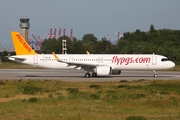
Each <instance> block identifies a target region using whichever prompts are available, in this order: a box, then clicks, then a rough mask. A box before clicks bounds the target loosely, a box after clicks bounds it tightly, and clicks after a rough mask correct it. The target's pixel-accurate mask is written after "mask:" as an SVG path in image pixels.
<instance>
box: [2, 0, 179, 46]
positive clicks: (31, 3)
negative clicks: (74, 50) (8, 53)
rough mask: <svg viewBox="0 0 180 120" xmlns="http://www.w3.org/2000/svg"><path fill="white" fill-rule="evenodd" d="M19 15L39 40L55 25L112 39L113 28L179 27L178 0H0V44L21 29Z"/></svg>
mask: <svg viewBox="0 0 180 120" xmlns="http://www.w3.org/2000/svg"><path fill="white" fill-rule="evenodd" d="M22 17H28V18H30V28H29V31H30V32H32V33H33V34H35V35H36V36H40V37H41V38H42V39H45V38H47V34H48V33H49V31H50V28H52V29H53V30H54V29H55V28H56V29H57V32H58V30H59V29H66V35H67V36H69V35H70V30H71V29H73V36H74V37H76V38H77V39H78V40H81V39H82V37H83V35H85V34H89V33H91V34H94V36H95V37H97V38H98V40H101V38H103V37H107V35H110V38H111V42H113V41H115V40H116V34H115V32H114V30H115V31H117V32H120V34H121V35H122V34H123V33H125V32H134V31H135V30H136V29H139V30H141V31H144V32H147V31H149V29H150V25H154V28H155V29H164V28H167V29H173V30H180V0H0V47H2V46H7V47H8V46H11V45H12V40H11V36H10V32H11V31H19V32H21V28H20V27H19V23H20V20H19V19H20V18H22ZM61 34H62V33H61ZM29 37H31V36H30V35H29Z"/></svg>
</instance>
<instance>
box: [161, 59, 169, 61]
mask: <svg viewBox="0 0 180 120" xmlns="http://www.w3.org/2000/svg"><path fill="white" fill-rule="evenodd" d="M161 61H162V62H164V61H169V59H168V58H162V59H161Z"/></svg>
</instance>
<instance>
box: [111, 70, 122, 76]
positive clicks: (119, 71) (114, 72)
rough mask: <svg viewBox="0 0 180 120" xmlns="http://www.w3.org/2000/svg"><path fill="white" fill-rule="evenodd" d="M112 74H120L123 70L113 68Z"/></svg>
mask: <svg viewBox="0 0 180 120" xmlns="http://www.w3.org/2000/svg"><path fill="white" fill-rule="evenodd" d="M111 74H112V75H120V74H121V70H112V72H111Z"/></svg>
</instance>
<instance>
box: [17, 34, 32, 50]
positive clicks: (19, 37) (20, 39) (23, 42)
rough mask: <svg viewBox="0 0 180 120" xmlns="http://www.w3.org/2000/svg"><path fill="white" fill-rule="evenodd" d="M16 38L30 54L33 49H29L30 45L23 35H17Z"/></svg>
mask: <svg viewBox="0 0 180 120" xmlns="http://www.w3.org/2000/svg"><path fill="white" fill-rule="evenodd" d="M16 37H17V39H18V40H19V41H20V42H21V44H23V46H24V48H26V50H27V51H28V52H31V50H32V49H31V48H30V47H29V45H28V44H27V43H26V42H25V41H24V40H23V38H22V37H21V35H20V34H16Z"/></svg>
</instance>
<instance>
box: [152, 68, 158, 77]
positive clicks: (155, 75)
mask: <svg viewBox="0 0 180 120" xmlns="http://www.w3.org/2000/svg"><path fill="white" fill-rule="evenodd" d="M153 72H154V77H155V78H157V77H158V75H157V74H156V70H153Z"/></svg>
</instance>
